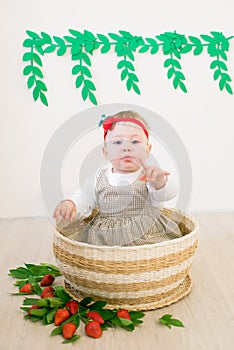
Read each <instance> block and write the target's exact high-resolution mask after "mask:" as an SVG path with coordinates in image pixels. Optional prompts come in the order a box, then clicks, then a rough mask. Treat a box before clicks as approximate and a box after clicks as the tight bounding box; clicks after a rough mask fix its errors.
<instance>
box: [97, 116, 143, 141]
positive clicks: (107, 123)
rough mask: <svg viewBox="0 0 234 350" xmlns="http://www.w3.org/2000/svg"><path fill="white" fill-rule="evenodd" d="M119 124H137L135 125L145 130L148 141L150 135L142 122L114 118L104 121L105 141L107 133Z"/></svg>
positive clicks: (133, 119)
mask: <svg viewBox="0 0 234 350" xmlns="http://www.w3.org/2000/svg"><path fill="white" fill-rule="evenodd" d="M118 122H131V123H135V124H137V125H139V126H140V127H141V128H142V129H143V131H144V133H145V135H146V137H147V139H148V137H149V133H148V131H147V129H146V127H145V125H144V124H143V123H142V122H141V121H140V120H138V119H135V118H112V117H108V118H106V119H105V120H104V122H103V124H102V126H103V129H104V140H105V139H106V134H107V131H108V130H109V129H111V127H112V125H113V124H115V123H118Z"/></svg>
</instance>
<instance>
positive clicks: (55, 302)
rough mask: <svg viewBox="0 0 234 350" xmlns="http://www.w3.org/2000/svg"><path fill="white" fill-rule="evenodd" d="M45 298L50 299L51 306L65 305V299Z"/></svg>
mask: <svg viewBox="0 0 234 350" xmlns="http://www.w3.org/2000/svg"><path fill="white" fill-rule="evenodd" d="M45 299H48V300H49V302H50V307H51V308H53V307H57V306H62V305H64V301H61V300H60V298H45Z"/></svg>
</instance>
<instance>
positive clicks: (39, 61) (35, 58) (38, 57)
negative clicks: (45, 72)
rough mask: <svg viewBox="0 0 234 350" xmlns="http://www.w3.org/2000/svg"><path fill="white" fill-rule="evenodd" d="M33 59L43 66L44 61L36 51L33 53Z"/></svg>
mask: <svg viewBox="0 0 234 350" xmlns="http://www.w3.org/2000/svg"><path fill="white" fill-rule="evenodd" d="M33 60H34V61H35V62H36V63H37V64H38V65H39V66H41V67H42V61H41V58H40V56H39V55H37V54H36V53H34V54H33Z"/></svg>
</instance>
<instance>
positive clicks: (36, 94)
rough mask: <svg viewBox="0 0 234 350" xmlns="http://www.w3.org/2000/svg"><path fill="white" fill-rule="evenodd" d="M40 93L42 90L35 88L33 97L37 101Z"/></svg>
mask: <svg viewBox="0 0 234 350" xmlns="http://www.w3.org/2000/svg"><path fill="white" fill-rule="evenodd" d="M39 93H40V90H39V89H38V87H35V88H34V89H33V98H34V100H35V101H37V99H38V97H39Z"/></svg>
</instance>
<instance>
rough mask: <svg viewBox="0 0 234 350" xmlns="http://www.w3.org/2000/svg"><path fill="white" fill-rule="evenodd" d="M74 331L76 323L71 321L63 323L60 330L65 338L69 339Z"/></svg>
mask: <svg viewBox="0 0 234 350" xmlns="http://www.w3.org/2000/svg"><path fill="white" fill-rule="evenodd" d="M75 331H76V325H75V324H74V323H72V322H68V323H66V324H64V325H63V327H62V332H63V337H64V338H65V339H71V338H72V337H73V335H74V333H75Z"/></svg>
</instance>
